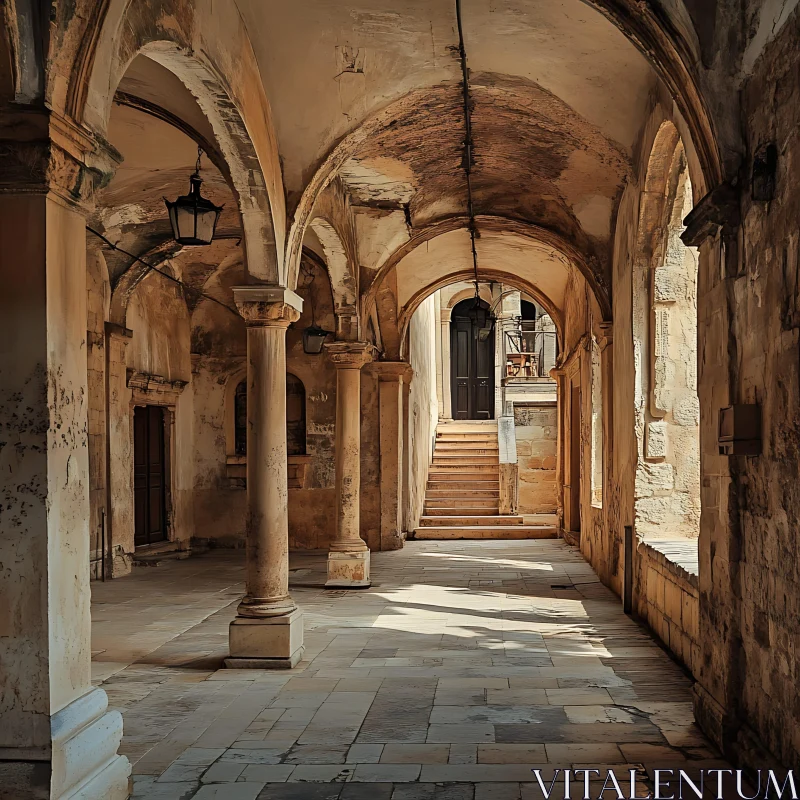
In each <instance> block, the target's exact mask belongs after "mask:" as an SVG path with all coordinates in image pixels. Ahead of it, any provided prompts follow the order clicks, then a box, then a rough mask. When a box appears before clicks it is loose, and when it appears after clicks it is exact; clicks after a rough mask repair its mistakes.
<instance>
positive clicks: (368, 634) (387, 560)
mask: <svg viewBox="0 0 800 800" xmlns="http://www.w3.org/2000/svg"><path fill="white" fill-rule="evenodd" d="M243 556H244V554H243V553H241V552H231V551H214V552H212V553H209V554H206V555H203V556H198V557H195V558H192V559H189V560H185V561H174V562H168V563H165V564H163V565H162V566H160V567H158V568H140V569H137V570H135V571H134V573H133V575H131V576H130V577H127V578H124V579H121V580H116V581H113V582H108V583H95V584H93V610H92V618H93V639H92V648H93V664H92V666H93V675H94V680H95V682H102V685H103V688H104V689H105V690H106V692H107V694H108V697H109V703H110V705H111V706H112V707H114V708H117V709H119V710H120V711H121V712H122V713H123V715H124V732H125V733H124V739H123V743H122V748H121V752H122V753H123V754H125V755H127V756H128V758H129V759H130V760H131V762H132V764H133V775H134V794H133V796H134V797H137V798H148V800H184V799H186V800H188V798H197V800H209V798H224V799H225V800H256V798H260V799H261V800H289V799H290V798H292V799H296V800H323V798H324V800H329V799H330V800H334V799H335V798H341V800H348V799H349V800H357V798H364V800H367V798H368V799H369V800H382V799H383V798H385V799H386V800H390V799H391V800H430V799H432V798H438V800H473V799H474V800H482V799H484V798H485V799H486V800H528V799H529V798H535V797H541V796H542V795H541V792H540V790H539V789H538V787H537V786H536V784H535V783H534V782H533V780H534V779H533V777H532V773H531V768H533V767H540V768H541V770H542V777H543V778H544V779H545V780H547V779H549V776H551V775H552V770H553V769H554V768H562V769H563V768H567V767H569V766H570V765H573V766H574V767H576V768H587V767H588V768H599V769H601V770H603V774H605V768H606V767H610V766H618V767H619V768H620V769H621V770H622V771H623V773H624V774H627V772H626V771H627V770H628V769H629V768H632V767H633V768H636V769H638V770H639V771H640V772H639V774H640V775H641V776H642V787H643V789H644V788H645V787H647V786H648V784H649V779H648V778H647V777H646V776H645V773H647V774H648V775H649V776H650V777H652V769H653V768H654V767H658V768H669V767H675V768H683V769H686V770H687V771H688V772H690V773H691V772H692V771H694V770H696V769H698V768H700V767H705V768H708V767H712V766H724V764H723V763H722V762H720V761H719V760H718V756H717V754H716V753H715V751H714V750H713V749H712V747H711V746H710V745H709V744H708V742H707V740H706V739H705V738H704V736H703V735H702V734H701V733H700V731H699V730H698V729H697V727H696V726H695V725H694V724H693V721H692V713H691V697H690V688H691V682H690V679H689V678H688V677H687V676H686V674H685V673H684V672H683V671H682V670H681V669H680V668H679V667H678V666H677V665H676V664H675V663H674V662H673V661H672V660H671V659H670V658H669V657H668V656H667V655H666V654H665V652H664V651H663V650H662V649H661V647H659V645H658V644H657V643H656V642H655V640H654V639H653V638H652V637H651V636H650V635H649V633H647V632H646V630H645V629H644V628H642V627H640V626H639V625H638V624H636V623H635V622H633V621H632V620H631V619H629V618H628V617H626V616H625V615H624V614H623V613H622V610H621V607H620V604H619V600H618V599H617V598H616V597H615V596H614V595H613V594H612V593H611V592H610V591H609V590H608V589H606V588H605V587H604V586H603V585H602V584H601V583H600V582H599V580H598V579H597V577H596V576H595V574H594V573H593V572H592V570H591V567H590V566H589V565H588V564H587V563H586V562H585V561H584V560H583V558H582V557H581V556H580V554H579V553H578V552H577V551H576V550H574V549H572V548H570V547H568V546H567V545H566V544H564V542H563V541H560V540H559V541H541V540H540V541H514V542H505V541H500V542H460V541H457V542H434V541H430V542H410V543H408V545H407V546H406V547H405V548H404V549H403V550H399V551H393V552H378V553H374V554H373V559H374V560H373V585H372V588H370V589H368V590H365V591H360V592H353V591H330V590H328V591H326V590H324V589H323V588H322V585H323V583H324V580H325V569H326V558H325V554H309V555H296V554H293V556H292V563H291V582H292V593H293V596H294V597H295V599H296V600H297V602H298V605H299V606H300V607H301V608H302V610H303V612H304V615H305V654H304V657H303V660H302V661H301V663H300V665H299V666H298V667H297V668H296V669H294V670H292V671H291V672H288V671H287V672H274V671H261V670H241V671H239V670H226V669H223V668H220V667H221V665H222V660H223V658H224V657H225V656H226V655H227V652H228V650H227V648H228V638H227V637H228V624H229V622H230V621H231V619H232V618H233V617H234V615H235V612H236V604H237V602H238V600H239V598H240V597H241V595H242V593H243V591H244V586H243V583H242V578H243V573H242V565H243V562H244V557H243ZM622 765H630V766H624V767H623V766H622ZM365 784H366V785H365ZM600 788H601V785H600V784H597V785H593V792H594V794H593V796H595V797H596V796H597V792H598V791H599V789H600ZM651 788H652V787H651ZM613 794H614V793H613V792H612V793H610V794H607V795H605V796H609V797H610V796H612V795H613Z"/></svg>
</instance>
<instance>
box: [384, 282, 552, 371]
mask: <svg viewBox="0 0 800 800" xmlns="http://www.w3.org/2000/svg"><path fill="white" fill-rule="evenodd" d="M473 275H474V273H473V272H472V271H471V270H468V269H467V270H463V271H462V272H456V273H453V274H451V275H448V276H446V277H444V278H441V279H439V280H437V281H434V282H433V283H431V284H429V285H428V286H426V287H424V288H422V289H420V290H419V291H418V292H417V293H416V294H414V296H413V297H412V298H411V299H410V300H409V302H408V303H406V305H405V306H404V307H403V308H402V309H401V311H400V314H399V317H398V329H399V331H400V358H401V359H404V358H405V357H406V349H407V346H408V328H409V325H410V323H411V318H412V317H413V316H414V312H415V311H416V310H417V309H418V308H419V306H420V305H421V304H422V303H423V302H424V301H425V300H426V299H427V298H428V297H430V295H432V294H433V293H434V292H435V291H436V290H437V289H442V288H444V287H445V286H449V285H451V284H453V283H459V282H461V281H469V280H470V279H471V278H473ZM473 279H474V278H473ZM481 280H486V281H494V282H495V283H503V284H506V285H508V286H512V287H513V288H515V289H518V290H519V291H521V292H525V293H526V294H529V295H530V296H531V297H533V298H535V299H536V302H538V303H539V304H540V305H541V306H542V308H544V309H545V311H547V313H548V314H549V315H550V317H551V319H552V320H553V322H554V324H555V326H556V332H557V337H558V344H559V347H560V348H563V346H564V340H563V316H562V314H561V311H560V310H559V309H558V308H556V306H555V305H554V304H553V302H552V301H551V300H550V298H549V297H547V296H546V295H544V294H542V292H541V291H540V290H539V289H538V288H537V287H536V286H533V285H532V284H530V283H528V281H525V280H523V279H521V278H519V277H518V276H516V275H514V274H513V273H508V272H503V271H501V270H481ZM465 292H466V296H467V297H469V296H472V294H473V293H474V290H473V289H470V290H465ZM462 294H463V293H462ZM455 296H456V297H458V295H455ZM464 299H465V297H464V296H461V297H460V298H459V300H464ZM450 307H451V308H452V306H450Z"/></svg>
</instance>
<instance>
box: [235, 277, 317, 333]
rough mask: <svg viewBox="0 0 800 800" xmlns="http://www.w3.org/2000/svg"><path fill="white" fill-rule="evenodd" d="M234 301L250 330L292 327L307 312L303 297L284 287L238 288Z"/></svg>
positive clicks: (255, 285)
mask: <svg viewBox="0 0 800 800" xmlns="http://www.w3.org/2000/svg"><path fill="white" fill-rule="evenodd" d="M233 300H234V302H235V303H236V308H237V309H239V313H240V314H241V315H242V317H243V319H244V321H245V324H246V325H247V327H248V328H288V327H289V325H291V324H292V323H293V322H296V321H297V320H298V319H300V312H301V311H302V310H303V298H302V297H300V295H299V294H296V293H295V292H293V291H292V290H291V289H287V288H285V287H283V286H266V285H258V284H254V285H252V286H234V287H233Z"/></svg>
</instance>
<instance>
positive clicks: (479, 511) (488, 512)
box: [422, 498, 500, 525]
mask: <svg viewBox="0 0 800 800" xmlns="http://www.w3.org/2000/svg"><path fill="white" fill-rule="evenodd" d="M466 500H467V498H463V501H464V502H466ZM445 502H448V503H450V505H447V506H431V505H429V504H428V501H426V502H425V506H424V509H423V512H422V514H423V516H424V517H435V518H436V519H441V521H442V525H447V524H449V523H448V519H449V518H450V517H458V515H459V514H464V515H466V516H468V517H486V516H498V515H499V514H500V508H499V505H500V504H499V503H497V502H495V505H494V508H486V507H485V506H476V505H475V504H474V503H473V502H472V501H470V504H469V506H464V505H461V506H459V505H458V504H457V503H456V501H455V500H452V499H450V500H447V501H445Z"/></svg>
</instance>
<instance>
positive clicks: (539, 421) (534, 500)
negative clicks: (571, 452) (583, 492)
mask: <svg viewBox="0 0 800 800" xmlns="http://www.w3.org/2000/svg"><path fill="white" fill-rule="evenodd" d="M514 430H515V433H516V439H517V463H518V465H519V495H518V506H517V508H518V511H519V513H520V514H555V513H556V506H557V504H558V485H557V480H556V451H557V443H558V442H557V439H558V412H557V409H556V404H555V403H548V404H547V405H544V404H525V403H515V404H514Z"/></svg>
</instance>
